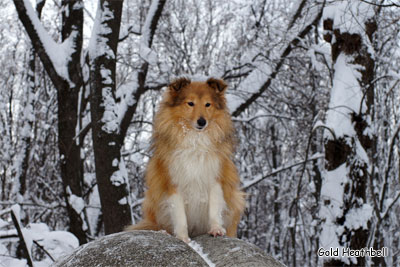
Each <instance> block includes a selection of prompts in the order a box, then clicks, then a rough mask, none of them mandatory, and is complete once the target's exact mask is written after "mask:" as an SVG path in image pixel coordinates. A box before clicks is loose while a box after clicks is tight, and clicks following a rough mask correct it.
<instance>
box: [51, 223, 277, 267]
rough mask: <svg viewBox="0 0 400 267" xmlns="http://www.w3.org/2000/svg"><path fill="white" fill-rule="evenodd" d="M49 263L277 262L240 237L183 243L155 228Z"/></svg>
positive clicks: (271, 266) (270, 266) (76, 266)
mask: <svg viewBox="0 0 400 267" xmlns="http://www.w3.org/2000/svg"><path fill="white" fill-rule="evenodd" d="M53 266H63V267H68V266H71V267H72V266H73V267H86V266H87V267H89V266H90V267H93V266H102V267H106V266H110V267H111V266H112V267H114V266H267V267H280V266H283V265H282V264H281V263H279V262H278V261H276V260H275V259H273V258H272V257H270V256H266V255H265V254H264V253H263V252H262V251H261V250H260V249H259V248H257V247H256V246H254V245H252V244H249V243H247V242H245V241H243V240H239V239H236V238H228V237H217V238H214V237H211V236H207V235H203V236H199V237H196V238H194V239H193V241H192V242H191V243H189V245H188V244H186V243H184V242H183V241H181V240H179V239H177V238H175V237H173V236H170V235H169V234H166V233H162V232H155V231H133V232H122V233H116V234H112V235H108V236H104V237H102V238H99V239H97V240H95V241H93V242H90V243H88V244H85V245H83V246H81V247H79V248H78V249H76V250H75V251H74V252H73V253H72V254H70V255H68V256H65V257H63V258H61V259H60V260H58V261H57V262H56V263H55V264H54V265H53Z"/></svg>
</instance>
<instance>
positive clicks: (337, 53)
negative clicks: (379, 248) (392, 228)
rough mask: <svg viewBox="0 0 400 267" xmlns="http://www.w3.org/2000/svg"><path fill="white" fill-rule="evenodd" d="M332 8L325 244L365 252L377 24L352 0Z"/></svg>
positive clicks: (328, 21)
mask: <svg viewBox="0 0 400 267" xmlns="http://www.w3.org/2000/svg"><path fill="white" fill-rule="evenodd" d="M329 8H333V9H332V10H333V11H334V12H336V13H335V16H334V18H335V19H333V17H330V16H329V15H328V16H326V17H325V18H324V29H325V31H326V34H325V35H324V39H325V40H326V41H328V42H330V43H331V47H332V59H333V62H334V71H335V75H334V80H333V88H332V92H331V101H330V104H329V108H330V109H329V111H328V112H327V121H326V126H327V127H329V128H330V129H331V132H330V133H329V134H328V133H327V134H326V139H325V159H326V170H327V172H326V174H325V177H324V179H323V184H322V194H321V197H322V198H323V203H322V207H321V217H322V219H323V220H324V222H323V225H322V235H321V236H322V237H321V245H322V247H324V248H329V247H340V248H350V249H361V248H365V247H366V246H367V241H368V237H369V234H370V233H369V230H368V229H369V227H370V224H371V216H372V207H371V205H369V204H368V203H367V197H366V193H367V182H368V178H369V175H370V174H369V171H370V170H371V169H372V168H370V167H371V166H370V160H369V158H372V155H373V153H374V147H375V145H374V142H375V137H374V136H373V134H372V130H371V124H372V112H373V101H374V87H373V84H372V81H373V79H374V60H373V55H371V54H370V53H371V49H369V44H370V43H371V42H372V38H373V33H374V32H375V31H376V23H375V21H374V19H373V15H374V12H373V6H372V5H368V4H365V3H362V2H359V1H351V2H340V3H337V4H334V6H333V7H327V9H329ZM332 10H327V13H329V14H332ZM360 10H363V12H360ZM338 18H340V19H338ZM344 22H346V23H344ZM350 22H351V23H350ZM349 25H352V26H351V27H350V28H346V26H349ZM355 25H357V26H355ZM360 66H361V67H362V68H360ZM361 215H362V217H360V216H361ZM332 238H333V239H334V241H333V242H332ZM325 264H326V265H328V266H343V265H344V264H346V265H357V266H364V265H365V258H364V257H357V258H346V257H345V258H341V259H334V260H329V261H327V262H325Z"/></svg>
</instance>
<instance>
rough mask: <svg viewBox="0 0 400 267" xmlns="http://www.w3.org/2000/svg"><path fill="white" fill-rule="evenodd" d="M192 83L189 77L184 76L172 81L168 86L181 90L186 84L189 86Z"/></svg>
mask: <svg viewBox="0 0 400 267" xmlns="http://www.w3.org/2000/svg"><path fill="white" fill-rule="evenodd" d="M190 83H191V81H190V80H189V79H188V78H185V77H182V78H178V79H176V80H173V81H172V82H171V84H170V85H169V86H168V88H169V89H170V90H173V91H175V92H179V91H181V90H182V88H184V87H185V86H188V85H189V84H190Z"/></svg>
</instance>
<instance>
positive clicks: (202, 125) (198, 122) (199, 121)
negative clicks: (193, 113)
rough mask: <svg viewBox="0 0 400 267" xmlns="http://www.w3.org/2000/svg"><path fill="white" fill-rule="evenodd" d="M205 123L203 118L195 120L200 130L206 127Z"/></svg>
mask: <svg viewBox="0 0 400 267" xmlns="http://www.w3.org/2000/svg"><path fill="white" fill-rule="evenodd" d="M206 123H207V121H206V120H205V119H204V118H203V117H200V119H198V120H197V125H199V126H200V127H202V128H203V127H204V126H205V125H206Z"/></svg>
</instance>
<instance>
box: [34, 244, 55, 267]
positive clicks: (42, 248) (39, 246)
mask: <svg viewBox="0 0 400 267" xmlns="http://www.w3.org/2000/svg"><path fill="white" fill-rule="evenodd" d="M33 243H34V244H35V245H36V246H38V248H40V249H41V250H43V252H44V253H45V254H46V255H47V256H49V258H50V259H51V260H52V261H53V262H55V261H56V260H55V259H54V258H53V257H52V256H51V255H50V253H49V252H48V251H47V250H46V249H45V248H44V247H43V246H42V245H40V244H39V242H37V241H36V240H33Z"/></svg>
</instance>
